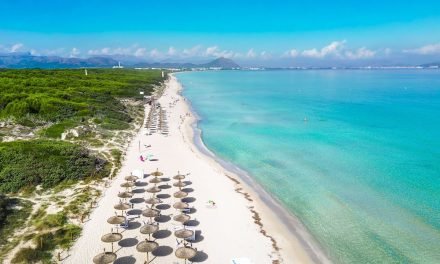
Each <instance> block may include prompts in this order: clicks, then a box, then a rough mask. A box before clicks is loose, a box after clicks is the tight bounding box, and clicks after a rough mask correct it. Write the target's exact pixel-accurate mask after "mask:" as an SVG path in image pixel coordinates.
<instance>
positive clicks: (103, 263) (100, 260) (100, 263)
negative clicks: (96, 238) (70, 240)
mask: <svg viewBox="0 0 440 264" xmlns="http://www.w3.org/2000/svg"><path fill="white" fill-rule="evenodd" d="M117 257H118V256H117V255H116V254H115V253H113V252H105V250H104V252H103V253H100V254H98V255H96V256H95V257H94V258H93V263H95V264H108V263H113V262H114V261H115V260H116V258H117Z"/></svg>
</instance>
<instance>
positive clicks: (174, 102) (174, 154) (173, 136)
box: [63, 75, 328, 264]
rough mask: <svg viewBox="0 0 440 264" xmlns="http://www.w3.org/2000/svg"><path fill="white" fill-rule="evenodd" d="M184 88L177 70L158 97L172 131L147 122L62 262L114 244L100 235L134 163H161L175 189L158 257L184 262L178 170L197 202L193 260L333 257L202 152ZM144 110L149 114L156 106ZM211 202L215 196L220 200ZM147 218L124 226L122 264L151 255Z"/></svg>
mask: <svg viewBox="0 0 440 264" xmlns="http://www.w3.org/2000/svg"><path fill="white" fill-rule="evenodd" d="M181 89H182V87H181V85H180V84H179V83H178V81H177V79H176V77H175V76H172V75H171V76H170V79H169V80H168V81H167V83H166V89H165V91H164V93H163V95H162V96H161V97H160V98H159V99H158V102H159V103H160V104H161V106H162V107H163V108H164V109H166V111H167V122H168V127H169V134H168V135H162V134H159V133H155V134H152V135H146V133H147V131H146V128H141V129H140V131H139V132H138V134H137V135H136V136H135V137H134V138H133V139H132V141H131V143H130V145H129V147H128V149H127V151H126V154H125V160H124V162H123V166H122V168H121V170H120V171H119V173H118V175H117V176H116V177H115V179H113V180H112V181H111V183H110V187H109V188H107V189H106V190H105V191H104V193H103V196H102V197H101V199H100V200H99V201H98V202H97V206H96V208H95V209H94V210H93V212H92V213H91V215H90V219H89V220H87V222H86V223H85V224H84V226H83V232H82V235H81V237H80V238H79V239H78V240H77V241H76V243H75V245H74V246H73V247H72V248H71V249H70V252H69V256H68V257H66V258H64V259H63V263H91V262H92V259H93V257H94V256H95V255H97V254H99V253H101V252H102V251H103V248H106V250H108V251H109V250H110V249H111V247H110V244H104V243H103V242H101V236H102V235H104V234H106V233H109V232H110V230H111V228H112V227H113V226H112V225H110V224H108V223H107V219H108V218H109V217H111V216H113V215H114V214H115V210H114V209H113V206H114V205H115V204H117V203H118V202H119V199H120V198H118V196H117V195H118V193H119V192H121V191H123V188H122V187H120V184H121V183H123V182H124V177H125V176H127V175H130V174H131V172H133V171H134V170H143V172H144V174H150V173H151V172H153V171H156V170H159V171H161V172H163V173H164V176H163V178H169V179H171V180H170V181H164V182H162V183H159V184H158V186H159V187H160V188H161V189H162V191H161V192H160V193H159V194H169V196H170V197H169V198H164V199H163V203H165V204H169V205H170V206H169V208H167V206H161V209H162V210H161V214H162V217H161V219H160V223H159V228H160V232H158V234H157V236H156V237H157V239H156V240H155V241H156V242H157V243H158V244H159V248H157V249H156V250H155V252H153V255H155V258H154V261H153V262H152V263H183V260H180V259H178V258H177V257H176V256H175V250H176V248H177V247H178V245H177V242H176V238H175V237H174V234H173V233H174V230H175V229H176V226H179V224H178V223H177V222H175V221H174V220H173V216H175V215H177V214H179V212H177V210H176V209H174V208H173V207H172V205H173V204H174V203H175V202H177V201H178V200H179V199H176V198H174V197H173V196H172V194H173V193H174V192H176V191H177V190H178V189H177V187H174V186H172V183H174V182H175V180H172V176H174V175H176V174H178V173H180V174H184V175H186V178H185V180H184V181H185V182H186V183H188V185H187V186H185V187H184V190H185V189H186V191H188V193H189V197H190V199H186V201H188V203H189V205H190V206H191V207H193V208H194V209H193V210H192V213H191V214H189V215H190V216H191V219H192V222H191V225H192V226H194V227H193V228H194V229H195V231H196V240H195V241H193V244H192V246H193V247H194V248H197V251H198V253H197V255H196V257H194V258H193V259H191V261H193V262H196V263H198V262H202V263H230V262H231V259H235V258H247V259H249V260H251V261H252V263H255V264H258V263H315V262H324V263H325V262H328V260H327V259H326V258H325V257H324V256H323V255H321V254H318V253H316V252H319V250H318V249H317V248H314V246H313V243H310V242H309V241H308V235H307V234H306V233H305V232H304V231H303V228H301V227H300V224H299V223H296V222H295V221H296V220H295V219H286V216H282V215H280V214H282V211H283V209H282V208H280V207H279V206H278V205H277V203H274V202H273V201H272V200H271V199H270V197H268V196H267V195H265V194H264V193H262V192H259V190H258V189H256V188H258V186H250V185H252V181H251V180H246V179H243V175H242V176H238V175H237V174H235V173H234V172H232V171H230V170H226V169H225V167H224V166H222V165H221V164H219V163H218V162H217V161H216V160H215V159H213V157H212V154H209V152H208V151H207V150H205V151H203V149H202V148H203V146H201V141H200V139H198V140H197V138H198V137H199V136H200V135H199V132H198V131H197V130H196V122H197V119H196V117H195V116H194V114H193V113H192V112H191V108H190V104H189V103H188V102H187V101H186V99H185V98H183V97H182V96H181V95H180V92H181ZM145 111H146V115H147V113H148V111H149V106H147V107H146V108H145ZM197 141H199V142H197ZM196 144H198V145H196ZM150 145H151V146H150ZM141 153H148V155H153V157H154V159H152V160H151V161H150V160H146V161H141V159H140V155H141ZM223 165H225V164H223ZM152 178H153V177H152V176H147V177H145V178H144V179H142V178H141V179H139V180H138V185H139V186H137V187H136V188H135V189H134V191H133V193H134V196H133V198H132V200H131V201H132V202H133V211H132V212H136V211H137V212H138V213H137V214H139V213H140V211H141V210H143V209H145V208H146V204H145V202H143V200H142V198H148V197H150V196H151V194H150V193H148V192H145V189H147V188H150V187H152V186H153V184H152V183H149V180H151V179H152ZM164 197H166V196H164ZM209 201H214V203H215V206H213V205H212V203H209ZM269 206H271V207H269ZM135 216H136V214H135ZM147 220H148V219H147V218H145V217H143V216H141V215H140V216H138V217H135V218H134V219H133V220H131V221H130V224H129V226H128V228H126V229H120V230H122V235H123V239H122V240H121V241H119V242H118V243H115V244H114V249H115V253H116V254H117V256H118V259H117V260H116V261H115V263H142V262H143V261H144V260H145V256H146V255H145V253H142V254H141V253H139V252H137V250H136V245H137V244H138V243H139V242H141V241H142V240H144V239H145V238H147V235H143V234H141V233H140V231H139V229H140V227H141V226H142V225H143V221H147ZM150 259H151V258H150Z"/></svg>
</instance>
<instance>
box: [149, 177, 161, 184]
mask: <svg viewBox="0 0 440 264" xmlns="http://www.w3.org/2000/svg"><path fill="white" fill-rule="evenodd" d="M161 182H162V180H161V179H159V178H157V177H154V178H153V179H151V180H150V183H161Z"/></svg>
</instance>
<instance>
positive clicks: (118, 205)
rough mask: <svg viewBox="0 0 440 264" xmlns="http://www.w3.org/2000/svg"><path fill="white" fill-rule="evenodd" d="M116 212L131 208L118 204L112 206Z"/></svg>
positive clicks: (127, 205)
mask: <svg viewBox="0 0 440 264" xmlns="http://www.w3.org/2000/svg"><path fill="white" fill-rule="evenodd" d="M113 208H115V209H116V210H120V211H125V210H128V209H130V208H131V206H130V205H129V204H128V203H118V204H115V206H113Z"/></svg>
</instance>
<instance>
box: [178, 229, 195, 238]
mask: <svg viewBox="0 0 440 264" xmlns="http://www.w3.org/2000/svg"><path fill="white" fill-rule="evenodd" d="M174 235H175V236H176V237H177V238H181V239H186V238H189V237H192V236H193V235H194V231H192V230H189V229H180V230H177V231H176V232H174Z"/></svg>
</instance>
